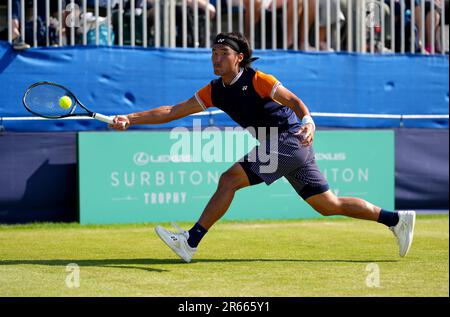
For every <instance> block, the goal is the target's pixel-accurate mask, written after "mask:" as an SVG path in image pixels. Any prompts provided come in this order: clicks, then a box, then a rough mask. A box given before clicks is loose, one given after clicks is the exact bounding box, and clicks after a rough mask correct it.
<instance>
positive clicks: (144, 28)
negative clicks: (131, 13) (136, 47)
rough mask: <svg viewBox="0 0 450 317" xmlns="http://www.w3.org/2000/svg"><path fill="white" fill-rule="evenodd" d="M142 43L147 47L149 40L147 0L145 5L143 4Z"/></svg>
mask: <svg viewBox="0 0 450 317" xmlns="http://www.w3.org/2000/svg"><path fill="white" fill-rule="evenodd" d="M142 11H143V12H142V45H143V46H144V47H147V45H148V43H147V42H148V41H147V37H148V35H147V1H146V0H144V2H143V6H142Z"/></svg>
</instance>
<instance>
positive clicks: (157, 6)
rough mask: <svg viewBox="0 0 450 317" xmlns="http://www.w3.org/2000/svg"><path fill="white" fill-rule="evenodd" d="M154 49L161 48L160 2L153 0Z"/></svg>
mask: <svg viewBox="0 0 450 317" xmlns="http://www.w3.org/2000/svg"><path fill="white" fill-rule="evenodd" d="M121 1H122V0H121ZM155 47H156V48H159V47H161V10H160V0H155Z"/></svg>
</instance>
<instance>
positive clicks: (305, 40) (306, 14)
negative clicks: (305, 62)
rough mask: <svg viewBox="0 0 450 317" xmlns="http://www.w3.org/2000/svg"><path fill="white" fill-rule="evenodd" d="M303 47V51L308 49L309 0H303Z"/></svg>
mask: <svg viewBox="0 0 450 317" xmlns="http://www.w3.org/2000/svg"><path fill="white" fill-rule="evenodd" d="M303 32H304V34H305V36H304V38H303V47H304V48H305V51H308V49H309V0H303Z"/></svg>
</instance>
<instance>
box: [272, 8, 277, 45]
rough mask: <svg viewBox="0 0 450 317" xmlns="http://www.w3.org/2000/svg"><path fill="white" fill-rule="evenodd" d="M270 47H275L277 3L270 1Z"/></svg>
mask: <svg viewBox="0 0 450 317" xmlns="http://www.w3.org/2000/svg"><path fill="white" fill-rule="evenodd" d="M272 49H274V50H276V49H277V4H276V1H272Z"/></svg>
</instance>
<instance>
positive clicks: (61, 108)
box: [24, 84, 76, 118]
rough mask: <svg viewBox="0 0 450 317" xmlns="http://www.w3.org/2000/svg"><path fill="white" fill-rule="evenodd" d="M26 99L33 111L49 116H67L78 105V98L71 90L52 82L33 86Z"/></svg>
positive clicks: (27, 105)
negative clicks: (54, 84) (51, 83)
mask: <svg viewBox="0 0 450 317" xmlns="http://www.w3.org/2000/svg"><path fill="white" fill-rule="evenodd" d="M61 100H62V101H61ZM24 101H25V106H26V107H27V108H28V109H29V110H30V111H31V112H33V113H35V114H37V115H40V116H43V117H48V118H61V117H64V116H67V115H69V114H71V113H73V112H74V110H75V106H76V100H75V98H74V97H73V95H72V94H71V93H70V92H69V91H67V90H65V89H63V88H61V87H58V86H53V85H50V84H43V85H38V86H35V87H33V88H31V89H30V90H29V91H28V94H27V95H26V97H25V100H24Z"/></svg>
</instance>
